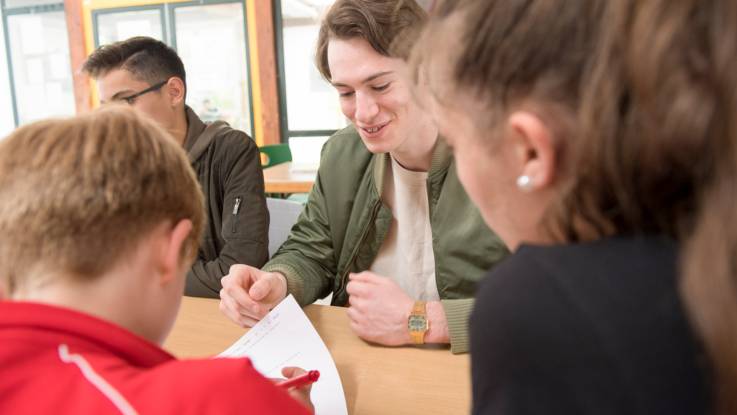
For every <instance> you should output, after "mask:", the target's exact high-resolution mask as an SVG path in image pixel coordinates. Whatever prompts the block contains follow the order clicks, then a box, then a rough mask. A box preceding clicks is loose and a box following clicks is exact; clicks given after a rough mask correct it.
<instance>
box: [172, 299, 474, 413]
mask: <svg viewBox="0 0 737 415" xmlns="http://www.w3.org/2000/svg"><path fill="white" fill-rule="evenodd" d="M305 313H306V314H307V317H309V319H310V321H312V324H313V325H314V326H315V328H316V329H317V332H318V333H319V334H320V336H321V337H322V339H323V341H324V342H325V344H326V345H327V347H328V349H329V350H330V353H331V354H332V355H333V359H334V360H335V365H336V366H337V367H338V372H339V373H340V377H341V380H342V382H343V389H344V391H345V395H346V402H347V404H348V413H349V414H356V415H373V414H382V415H383V414H389V413H391V414H396V415H404V414H407V415H410V414H413V415H414V414H422V415H432V414H438V415H447V414H467V413H469V412H470V402H471V384H470V372H469V358H468V355H453V354H451V353H450V351H449V350H448V349H447V348H436V349H430V348H428V349H419V348H415V347H399V348H390V347H381V346H375V345H370V344H368V343H366V342H364V341H363V340H361V339H359V338H358V337H356V336H355V335H354V334H353V332H351V330H350V327H349V326H348V316H347V315H346V309H345V308H342V307H331V306H322V305H311V306H307V307H306V308H305ZM245 332H246V330H244V329H242V328H240V327H238V326H236V325H235V324H233V323H231V322H230V321H229V320H228V319H227V318H225V317H224V316H223V315H221V314H220V311H219V310H218V301H217V300H212V299H203V298H191V297H184V300H183V302H182V308H181V310H180V312H179V317H178V318H177V321H176V323H175V325H174V329H173V330H172V333H171V335H170V336H169V339H168V340H167V342H166V344H165V345H164V347H165V348H166V349H167V350H169V351H170V352H172V353H173V354H174V355H176V356H179V357H204V356H211V355H214V354H217V353H220V352H222V351H223V350H225V349H226V348H227V347H228V346H230V345H231V344H232V343H233V342H234V341H236V340H237V339H238V338H239V337H240V336H242V335H243V334H244V333H245Z"/></svg>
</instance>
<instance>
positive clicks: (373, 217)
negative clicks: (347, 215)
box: [333, 201, 381, 298]
mask: <svg viewBox="0 0 737 415" xmlns="http://www.w3.org/2000/svg"><path fill="white" fill-rule="evenodd" d="M379 208H381V201H379V202H378V203H376V205H374V210H373V211H372V212H371V217H370V218H369V224H370V223H371V222H373V221H374V220H376V214H377V213H378V212H379ZM369 227H370V225H369V226H366V229H365V230H364V231H363V235H361V239H360V240H359V241H358V245H356V248H355V249H354V250H353V254H352V255H351V260H350V261H348V264H346V271H345V273H344V274H343V276H342V277H341V281H342V284H341V286H340V292H342V291H344V290H345V287H346V286H347V285H348V282H347V280H348V274H350V272H351V266H352V265H353V263H354V262H356V257H357V256H358V250H359V249H361V246H362V245H363V243H364V242H365V241H366V238H367V237H368V233H369ZM338 293H339V292H336V293H335V294H336V296H337V294H338ZM333 298H335V297H333Z"/></svg>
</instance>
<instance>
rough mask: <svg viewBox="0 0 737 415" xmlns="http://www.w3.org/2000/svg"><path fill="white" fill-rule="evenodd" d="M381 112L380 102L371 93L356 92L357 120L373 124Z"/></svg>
mask: <svg viewBox="0 0 737 415" xmlns="http://www.w3.org/2000/svg"><path fill="white" fill-rule="evenodd" d="M377 114H379V104H378V103H377V102H376V100H375V99H374V97H373V96H371V94H365V93H359V92H356V115H355V117H356V121H358V122H359V123H361V124H371V122H372V121H373V119H374V117H376V115H377Z"/></svg>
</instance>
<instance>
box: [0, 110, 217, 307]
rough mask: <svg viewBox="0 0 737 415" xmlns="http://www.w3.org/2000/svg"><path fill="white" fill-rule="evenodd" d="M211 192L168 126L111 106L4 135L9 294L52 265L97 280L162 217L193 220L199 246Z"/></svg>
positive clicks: (1, 249)
mask: <svg viewBox="0 0 737 415" xmlns="http://www.w3.org/2000/svg"><path fill="white" fill-rule="evenodd" d="M203 206H204V203H203V197H202V193H201V191H200V189H199V185H198V182H197V179H196V177H195V175H194V173H193V172H192V169H191V167H190V165H189V161H188V159H187V157H186V155H185V154H184V151H183V150H182V149H181V148H180V146H179V145H178V144H177V143H176V142H175V141H174V139H172V138H171V137H170V136H169V135H168V133H166V132H165V131H164V130H162V129H161V128H160V127H158V126H157V125H156V124H155V123H154V122H153V121H150V120H148V119H146V118H144V117H142V116H140V115H137V114H136V113H135V112H133V110H131V109H128V108H124V107H121V106H111V107H107V108H103V109H100V110H98V111H95V112H92V113H89V114H86V115H81V116H78V117H74V118H69V119H58V120H47V121H40V122H36V123H33V124H30V125H27V126H24V127H21V128H19V129H18V130H16V131H15V132H14V133H12V134H11V135H10V136H9V137H8V138H6V139H4V140H3V141H2V142H0V234H1V235H3V237H2V238H0V264H1V265H0V278H2V285H3V286H4V287H5V288H6V293H7V294H9V295H12V294H13V293H14V291H15V290H17V289H22V287H24V286H27V285H29V284H30V285H31V286H33V285H36V284H43V283H44V282H45V281H44V280H43V279H44V277H45V276H46V275H47V274H49V273H50V274H54V275H65V276H69V277H71V278H75V279H82V280H84V279H93V278H96V277H98V276H99V275H101V274H103V273H105V272H106V271H107V270H109V269H111V268H112V267H114V266H115V265H117V264H118V263H119V262H120V261H122V260H124V259H126V257H127V256H128V255H130V254H131V253H132V252H133V250H134V249H135V248H136V246H137V243H138V242H139V241H140V240H141V239H142V238H144V237H145V236H147V235H148V233H149V232H150V231H151V229H152V228H153V227H154V226H156V225H158V224H159V223H162V222H167V221H168V222H171V223H172V224H174V223H176V222H177V221H179V220H182V219H190V220H191V221H192V224H193V228H192V232H191V233H190V235H189V236H188V239H187V241H185V243H184V244H183V248H182V250H183V252H182V255H183V257H182V260H183V261H191V260H193V259H194V256H195V255H196V252H197V247H198V245H199V240H200V236H201V233H202V229H203V223H204V212H203Z"/></svg>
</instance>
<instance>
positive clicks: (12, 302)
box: [0, 107, 311, 415]
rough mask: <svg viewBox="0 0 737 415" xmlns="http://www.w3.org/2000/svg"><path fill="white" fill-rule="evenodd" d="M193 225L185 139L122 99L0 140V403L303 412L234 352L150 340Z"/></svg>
mask: <svg viewBox="0 0 737 415" xmlns="http://www.w3.org/2000/svg"><path fill="white" fill-rule="evenodd" d="M204 226H205V212H204V207H203V196H202V192H201V190H200V189H199V185H198V183H197V178H196V177H195V175H194V172H192V169H191V167H190V165H189V160H188V159H187V156H186V155H185V153H184V151H183V150H182V149H181V147H180V146H179V145H178V143H177V142H176V141H174V139H173V138H172V137H171V136H170V135H169V134H168V133H166V132H165V131H164V130H163V129H162V128H160V127H158V126H157V125H156V124H155V123H154V122H152V121H150V120H148V119H146V118H144V117H142V116H140V115H138V114H136V113H135V112H134V111H132V110H130V109H126V108H122V107H121V108H105V109H103V110H100V111H95V112H93V113H90V114H86V115H82V116H79V117H75V118H70V119H59V120H48V121H40V122H37V123H34V124H30V125H27V126H24V127H21V128H19V129H18V130H16V131H15V132H14V133H12V134H11V135H10V136H9V137H8V138H6V139H4V140H3V141H2V142H0V232H1V233H2V235H3V237H2V238H0V286H1V287H2V290H1V291H3V292H5V293H6V296H7V299H8V300H9V301H0V344H2V347H1V348H0V362H2V365H1V366H0V374H1V375H0V396H1V397H2V398H1V399H0V413H61V414H65V413H70V414H72V413H73V414H77V413H112V412H116V413H118V412H119V413H123V414H135V413H157V414H158V413H176V414H181V413H237V412H240V413H258V414H275V415H276V414H279V415H281V414H306V413H309V411H308V409H307V408H305V407H304V406H303V405H301V404H300V403H298V402H297V401H295V400H293V399H291V398H290V397H289V394H288V393H287V392H286V391H285V390H284V389H282V388H280V387H278V386H276V385H274V384H273V383H272V381H270V380H268V379H266V378H264V377H262V376H261V375H260V374H258V373H257V372H256V370H255V369H254V368H253V366H252V365H251V363H250V361H249V360H248V359H247V358H240V359H201V360H186V361H180V360H177V359H176V358H174V357H173V356H171V355H170V354H169V353H167V352H166V351H164V350H163V349H161V348H160V345H161V344H162V343H163V342H164V339H165V338H166V336H167V334H168V333H169V331H170V330H171V327H172V325H173V323H174V320H175V318H176V315H177V311H178V309H179V305H180V303H181V299H182V292H183V291H184V285H185V273H186V271H187V269H188V268H189V267H190V265H191V264H192V261H193V260H194V258H195V257H196V253H197V249H198V245H199V240H200V237H201V235H202V232H203V228H204ZM300 372H303V371H301V370H300V369H296V368H285V370H284V371H283V374H285V375H289V376H294V375H297V374H298V373H300ZM290 393H291V394H293V396H294V397H297V398H299V399H300V400H301V401H302V403H304V404H305V405H307V406H308V407H311V404H310V402H309V389H306V390H300V391H291V392H290Z"/></svg>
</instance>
